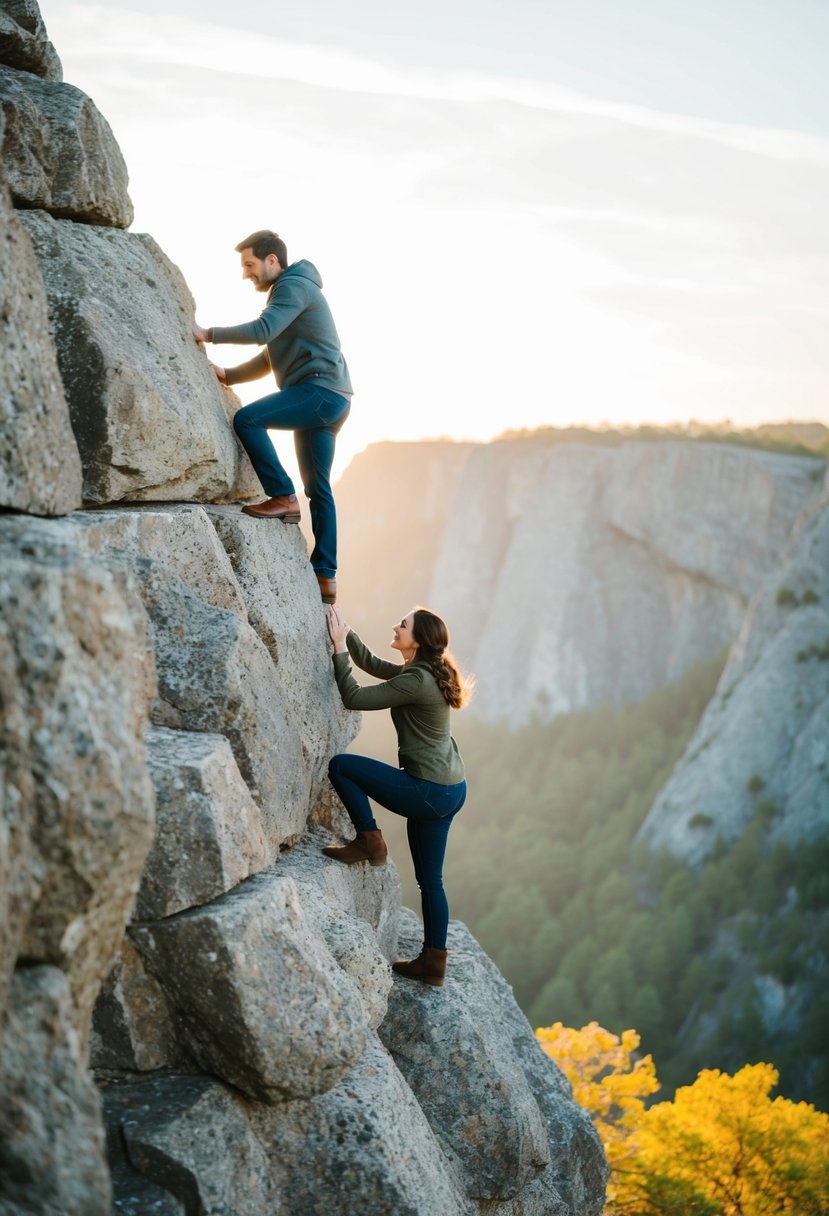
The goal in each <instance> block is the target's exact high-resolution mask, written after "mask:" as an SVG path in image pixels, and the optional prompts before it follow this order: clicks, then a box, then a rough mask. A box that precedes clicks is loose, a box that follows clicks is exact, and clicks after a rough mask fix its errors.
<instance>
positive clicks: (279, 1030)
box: [129, 870, 366, 1103]
mask: <svg viewBox="0 0 829 1216" xmlns="http://www.w3.org/2000/svg"><path fill="white" fill-rule="evenodd" d="M129 934H130V938H131V940H132V942H133V944H134V945H135V946H136V948H137V949H138V951H139V952H140V953H141V954H142V956H143V958H144V962H145V965H146V967H147V969H148V970H149V971H150V972H152V974H154V975H155V977H156V978H157V979H158V981H159V983H160V984H161V987H162V988H163V989H164V992H165V995H166V997H167V1000H168V1002H169V1004H170V1006H171V1007H172V1008H173V1009H174V1011H175V1013H176V1015H177V1017H178V1019H179V1024H180V1027H181V1031H180V1033H181V1035H182V1037H183V1042H184V1045H185V1047H186V1049H187V1051H188V1052H189V1054H190V1055H191V1056H192V1058H193V1059H194V1060H196V1061H197V1062H198V1063H199V1064H200V1065H201V1066H202V1068H203V1069H205V1070H207V1071H209V1072H212V1073H214V1074H215V1075H217V1076H219V1077H222V1078H223V1079H224V1080H226V1081H228V1082H229V1083H230V1084H231V1085H235V1086H236V1088H237V1089H240V1090H242V1092H243V1093H246V1094H249V1095H250V1096H251V1097H253V1098H256V1099H258V1100H259V1101H262V1102H268V1103H271V1102H279V1101H285V1100H286V1099H290V1098H298V1097H309V1096H311V1095H313V1094H318V1093H322V1092H324V1091H325V1090H326V1089H329V1088H330V1087H331V1086H332V1085H334V1084H335V1083H336V1082H337V1081H338V1080H339V1078H340V1077H341V1076H343V1075H344V1074H345V1073H346V1072H347V1071H348V1069H349V1068H350V1067H351V1066H352V1065H353V1064H354V1062H355V1060H356V1059H357V1058H358V1057H359V1056H360V1054H361V1053H362V1051H363V1048H364V1046H365V1034H366V1029H365V1015H364V1012H363V1005H362V1002H361V1000H360V997H359V995H358V993H357V990H356V988H355V986H354V984H353V983H352V981H351V980H350V979H349V978H348V977H347V976H346V975H345V973H344V972H343V971H342V970H341V969H340V968H339V967H338V966H337V964H336V962H335V961H334V959H333V958H332V956H331V953H330V952H329V950H328V948H327V947H326V945H325V942H324V941H323V939H322V937H321V935H320V934H319V933H318V932H317V930H316V929H315V928H314V926H313V925H312V924H310V923H309V922H308V921H307V919H306V917H305V916H304V914H303V911H302V907H301V904H300V900H299V897H298V893H297V889H296V886H295V884H294V883H293V882H292V881H291V879H290V878H287V877H283V876H281V875H280V874H279V872H278V870H277V871H275V872H266V873H264V874H260V875H257V876H256V877H254V878H251V879H248V881H247V882H245V883H243V884H241V886H239V887H237V888H236V889H235V890H234V891H232V892H230V894H228V895H225V896H222V898H221V899H218V900H216V901H215V902H214V903H212V904H207V905H205V906H204V907H201V908H194V909H191V910H190V911H188V912H181V913H179V914H178V915H177V916H174V917H170V918H169V919H167V920H164V921H156V922H153V923H150V924H133V925H132V927H131V928H130V931H129Z"/></svg>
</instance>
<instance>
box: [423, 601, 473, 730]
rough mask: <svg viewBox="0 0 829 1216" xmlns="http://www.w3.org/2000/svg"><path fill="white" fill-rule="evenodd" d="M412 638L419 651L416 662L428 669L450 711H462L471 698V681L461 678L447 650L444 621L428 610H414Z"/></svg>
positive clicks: (447, 638)
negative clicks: (422, 662)
mask: <svg viewBox="0 0 829 1216" xmlns="http://www.w3.org/2000/svg"><path fill="white" fill-rule="evenodd" d="M412 636H413V638H414V640H415V641H416V642H417V644H418V647H419V650H418V658H419V659H422V660H425V661H426V662H427V663H428V664H429V666H430V667H431V669H432V674H433V675H434V677H435V681H436V683H437V686H438V688H439V689H440V691H441V693H442V695H443V699H444V700H445V701H446V703H447V705H451V707H452V709H463V707H464V705H466V704H467V703H468V701H469V698H470V697H471V695H472V688H473V683H474V681H473V680H472V678H471V677H470V676H463V675H461V673H460V671H459V670H458V667H457V665H456V663H455V660H454V659H453V658H452V655H451V654H450V653H449V651H448V650H447V647H448V645H449V630H448V629H447V628H446V623H445V621H443V620H441V618H440V617H439V616H436V615H435V613H434V612H430V611H429V609H428V608H415V610H414V617H413V620H412Z"/></svg>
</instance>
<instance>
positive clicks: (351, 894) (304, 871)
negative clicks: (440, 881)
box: [279, 828, 400, 1029]
mask: <svg viewBox="0 0 829 1216" xmlns="http://www.w3.org/2000/svg"><path fill="white" fill-rule="evenodd" d="M330 843H331V837H330V835H329V834H328V833H327V832H325V831H322V830H321V829H319V828H314V829H310V830H308V831H306V832H305V833H304V835H303V836H302V838H301V840H300V841H299V843H298V844H297V845H295V846H294V848H292V849H290V850H288V851H287V852H285V853H283V854H282V855H281V857H280V864H279V868H280V873H282V874H284V875H287V876H289V877H290V879H291V881H292V882H293V883H294V884H295V885H296V888H297V891H298V893H299V898H300V901H301V903H302V910H303V913H304V914H305V916H306V917H307V918H308V919H309V920H310V921H312V922H313V924H314V925H315V926H316V928H317V929H318V930H319V932H320V933H321V934H322V936H323V938H324V939H325V943H326V945H327V946H328V949H329V950H330V951H331V954H332V955H333V957H334V958H335V959H336V961H337V963H338V964H339V966H340V967H341V968H342V970H343V971H344V972H345V974H346V975H348V976H349V977H350V979H351V980H352V981H353V983H354V985H355V986H356V988H357V991H358V992H359V994H360V999H361V1001H362V1003H363V1011H364V1016H365V1021H366V1024H367V1025H368V1026H370V1027H371V1028H372V1029H376V1028H377V1026H379V1024H380V1022H382V1020H383V1018H384V1017H385V1013H386V1007H387V1001H388V994H389V991H390V989H391V968H390V966H389V961H388V960H390V959H393V958H396V956H397V955H396V950H397V923H398V914H399V909H400V877H399V875H398V873H397V870H396V868H395V866H394V865H393V864H392V863H391V862H390V863H389V864H388V865H385V866H375V867H372V866H368V865H354V866H344V865H342V864H341V863H340V862H338V861H333V860H331V859H330V858H327V857H324V856H323V854H322V851H321V850H322V848H323V846H324V845H326V844H330Z"/></svg>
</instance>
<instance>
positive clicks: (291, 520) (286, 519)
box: [242, 507, 302, 524]
mask: <svg viewBox="0 0 829 1216" xmlns="http://www.w3.org/2000/svg"><path fill="white" fill-rule="evenodd" d="M242 514H243V515H247V516H248V517H249V518H250V519H278V520H280V521H281V522H282V523H283V524H298V523H299V521H300V519H301V518H302V517H301V516H300V515H298V514H297V515H259V514H258V512H256V511H246V510H245V508H244V507H242Z"/></svg>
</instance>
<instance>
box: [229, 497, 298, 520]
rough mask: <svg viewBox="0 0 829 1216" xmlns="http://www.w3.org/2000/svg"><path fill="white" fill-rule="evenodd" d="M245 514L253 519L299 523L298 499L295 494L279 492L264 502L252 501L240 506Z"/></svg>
mask: <svg viewBox="0 0 829 1216" xmlns="http://www.w3.org/2000/svg"><path fill="white" fill-rule="evenodd" d="M242 511H243V513H244V514H245V515H252V516H253V517H254V518H255V519H281V520H282V522H283V523H284V524H298V523H299V499H298V498H297V496H296V494H279V495H277V497H276V498H266V499H265V501H264V502H252V503H249V504H248V505H247V506H246V507H242Z"/></svg>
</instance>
